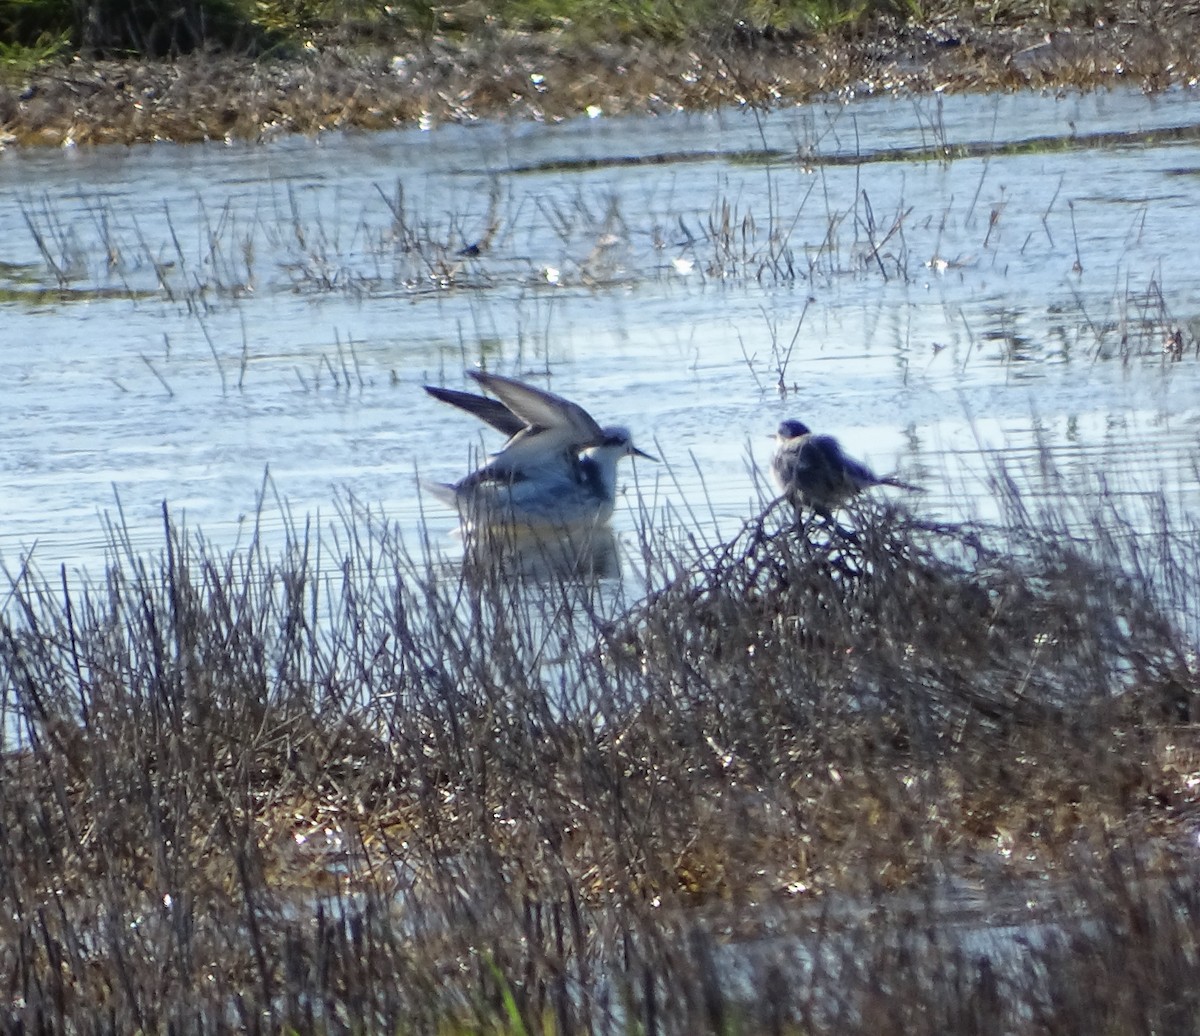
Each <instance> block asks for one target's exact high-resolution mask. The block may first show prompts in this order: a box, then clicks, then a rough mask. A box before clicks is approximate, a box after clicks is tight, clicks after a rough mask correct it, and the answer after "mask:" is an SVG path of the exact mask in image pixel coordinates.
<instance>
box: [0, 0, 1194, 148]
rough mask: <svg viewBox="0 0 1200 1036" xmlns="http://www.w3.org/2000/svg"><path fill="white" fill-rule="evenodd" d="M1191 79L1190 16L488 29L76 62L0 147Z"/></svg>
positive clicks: (23, 106)
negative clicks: (689, 37) (576, 33)
mask: <svg viewBox="0 0 1200 1036" xmlns="http://www.w3.org/2000/svg"><path fill="white" fill-rule="evenodd" d="M1198 78H1200V25H1198V24H1197V20H1196V19H1193V18H1189V17H1187V16H1186V15H1184V14H1176V15H1174V16H1173V17H1163V18H1160V19H1158V20H1157V21H1154V22H1153V23H1152V24H1151V23H1147V22H1145V21H1136V20H1134V19H1132V18H1129V19H1119V20H1116V21H1114V22H1112V23H1108V24H1097V25H1093V26H1090V27H1086V28H1066V29H1055V30H1047V29H1046V27H1045V26H1041V25H1032V24H1031V25H1027V26H1024V27H1021V28H1011V27H1009V28H997V27H991V26H977V25H952V24H944V25H940V26H937V27H934V28H913V27H911V26H887V25H882V26H877V27H876V28H874V29H873V30H872V31H871V32H869V33H866V34H860V35H856V36H854V37H849V38H840V39H835V38H829V37H826V38H823V39H821V40H817V41H814V40H812V39H796V38H771V37H765V36H762V35H745V36H741V37H736V36H735V37H732V38H729V39H726V40H725V41H724V42H722V43H721V44H719V45H716V44H713V43H711V42H710V43H705V44H702V45H668V44H661V43H647V42H626V43H620V44H613V43H606V44H598V43H597V44H588V45H584V44H578V43H564V41H563V40H562V39H561V38H559V37H557V36H555V35H552V34H542V35H529V34H520V33H510V32H500V31H498V30H497V31H493V32H490V33H487V34H484V35H478V36H475V37H473V38H471V39H469V40H466V41H451V40H448V39H438V38H435V39H433V40H432V41H425V42H422V43H420V44H409V45H406V46H405V47H401V48H397V49H394V50H390V51H389V50H382V49H376V50H375V51H374V52H372V53H363V52H362V51H355V52H351V51H347V50H344V49H336V48H333V49H329V50H323V51H317V52H312V53H308V54H306V55H304V56H302V57H298V58H296V59H294V60H287V61H265V60H259V61H253V60H251V59H249V58H245V57H234V56H228V55H214V54H199V55H191V56H188V57H184V58H181V59H178V60H176V61H173V62H165V61H164V62H152V61H120V62H118V61H86V60H81V59H80V60H75V61H73V62H70V63H67V64H61V65H53V66H46V67H43V68H41V69H39V70H38V71H36V72H35V73H33V74H31V75H29V76H27V77H26V78H25V79H23V80H21V81H11V80H10V81H9V82H7V83H4V84H0V147H57V146H72V145H76V144H104V143H124V144H133V143H141V142H148V141H155V140H173V141H179V142H189V141H201V140H264V139H270V138H273V137H276V136H279V135H281V134H288V133H307V134H314V133H320V132H322V131H325V130H331V129H364V130H375V129H385V128H390V127H396V126H404V125H417V124H420V125H435V124H438V123H442V122H467V121H472V120H475V119H479V118H518V119H533V120H547V121H554V120H559V119H566V118H570V117H572V116H575V115H578V114H580V113H583V112H590V113H592V114H596V113H599V112H602V113H604V114H621V113H628V112H644V113H656V112H665V111H672V110H680V109H682V110H697V109H706V108H712V107H718V106H726V105H744V104H752V105H759V106H763V107H776V106H786V105H789V104H795V103H799V102H803V101H808V100H813V99H817V98H821V97H838V96H848V95H855V94H865V93H881V92H929V91H972V90H991V91H995V90H1017V89H1030V88H1032V89H1049V90H1065V89H1083V90H1086V89H1104V88H1111V87H1115V86H1122V85H1133V86H1136V87H1137V88H1140V89H1144V90H1147V91H1160V90H1165V89H1170V88H1176V87H1181V86H1192V85H1194V84H1195V83H1196V82H1197V80H1198Z"/></svg>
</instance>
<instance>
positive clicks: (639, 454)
mask: <svg viewBox="0 0 1200 1036" xmlns="http://www.w3.org/2000/svg"><path fill="white" fill-rule="evenodd" d="M630 449H631V450H632V451H633V455H634V456H635V457H645V458H646V460H652V461H654V463H655V464H661V463H662V462H661V461H660V460H659V459H658V458H657V457H656V456H654V454H652V453H647V452H646V451H645V450H639V449H638V448H637V447H636V446H633V447H630Z"/></svg>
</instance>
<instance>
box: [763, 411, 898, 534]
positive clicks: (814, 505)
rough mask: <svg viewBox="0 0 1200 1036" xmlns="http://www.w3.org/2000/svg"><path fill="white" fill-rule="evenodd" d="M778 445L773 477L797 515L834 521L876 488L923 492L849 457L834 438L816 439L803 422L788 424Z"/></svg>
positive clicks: (777, 436)
mask: <svg viewBox="0 0 1200 1036" xmlns="http://www.w3.org/2000/svg"><path fill="white" fill-rule="evenodd" d="M775 442H776V447H775V456H774V458H773V459H772V461H771V474H773V475H774V476H775V481H776V483H777V484H778V486H779V488H780V490H781V491H782V492H783V495H784V496H785V497H786V498H787V499H788V501H790V502H791V504H792V506H793V507H795V508H796V510H797V511H800V510H801V509H803V508H808V509H809V510H811V511H815V512H816V513H817V514H819V515H821V516H822V517H824V518H831V517H832V514H833V510H834V508H837V507H840V506H841V505H842V504H844V503H846V501H848V500H850V499H851V498H852V497H855V496H857V495H858V494H859V493H861V492H862V491H863V490H864V489H870V488H871V487H873V486H895V487H896V488H897V489H907V490H910V491H912V492H920V491H921V490H920V487H919V486H914V485H912V484H911V483H908V482H902V481H900V479H898V478H895V477H893V476H891V475H887V476H885V477H883V478H881V477H879V476H878V475H876V474H875V473H874V472H872V471H871V469H870V468H868V467H867V466H866V465H865V464H863V463H861V462H860V461H857V460H855V459H854V458H853V457H848V456H846V454H845V452H844V451H843V450H842V444H841V443H839V442H838V441H837V439H835V438H834V437H833V436H832V435H814V434H813V433H812V432H811V431H810V430H809V428H808V425H806V424H804V423H803V422H802V421H784V422H783V423H782V424H781V425H780V426H779V430H778V431H777V432H776V433H775Z"/></svg>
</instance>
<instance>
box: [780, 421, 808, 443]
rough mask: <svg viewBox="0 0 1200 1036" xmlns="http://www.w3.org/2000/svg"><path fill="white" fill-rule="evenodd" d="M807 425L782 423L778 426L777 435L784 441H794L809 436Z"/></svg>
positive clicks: (793, 422)
mask: <svg viewBox="0 0 1200 1036" xmlns="http://www.w3.org/2000/svg"><path fill="white" fill-rule="evenodd" d="M809 434H810V432H809V430H808V425H806V424H805V423H804V422H803V421H784V422H783V424H781V425H780V426H779V435H780V437H782V438H784V439H795V438H797V437H798V436H801V435H809Z"/></svg>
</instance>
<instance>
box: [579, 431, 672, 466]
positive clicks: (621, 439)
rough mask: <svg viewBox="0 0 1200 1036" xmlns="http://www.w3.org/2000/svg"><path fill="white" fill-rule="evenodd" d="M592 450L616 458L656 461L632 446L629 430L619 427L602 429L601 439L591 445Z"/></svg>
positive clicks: (643, 451)
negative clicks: (600, 451)
mask: <svg viewBox="0 0 1200 1036" xmlns="http://www.w3.org/2000/svg"><path fill="white" fill-rule="evenodd" d="M592 449H594V450H604V451H605V452H606V453H609V454H610V455H612V456H616V457H618V458H620V457H644V458H645V459H646V460H653V461H657V460H658V458H657V457H655V456H654V455H653V454H649V453H647V452H646V451H645V450H639V449H638V448H637V447H636V446H634V445H633V435H632V434H630V431H629V429H628V428H622V427H620V426H619V425H614V426H612V427H610V428H605V429H603V431H602V438H601V439H600V441H599V442H598V443H596V444H595V445H593V447H592Z"/></svg>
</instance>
